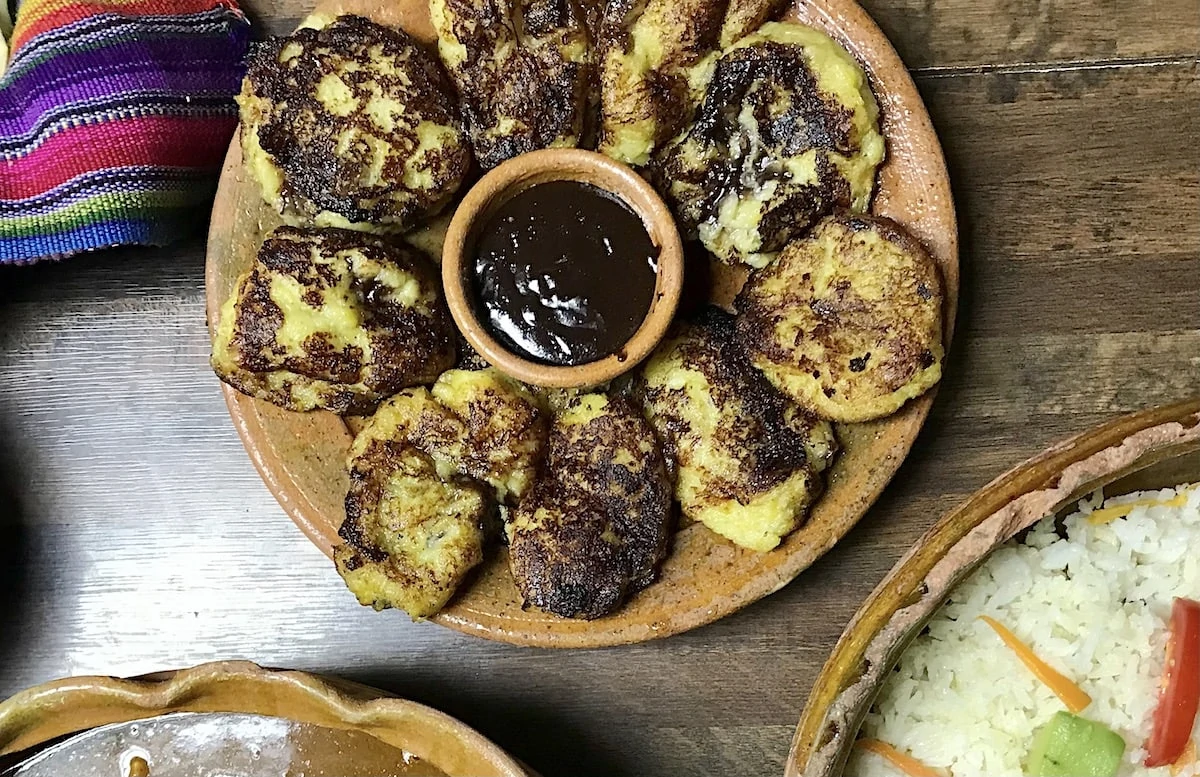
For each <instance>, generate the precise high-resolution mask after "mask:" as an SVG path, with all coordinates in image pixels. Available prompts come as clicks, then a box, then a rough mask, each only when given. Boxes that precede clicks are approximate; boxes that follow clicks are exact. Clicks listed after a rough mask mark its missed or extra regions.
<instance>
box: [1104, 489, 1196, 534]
mask: <svg viewBox="0 0 1200 777" xmlns="http://www.w3.org/2000/svg"><path fill="white" fill-rule="evenodd" d="M1190 493H1191V489H1182V490H1180V491H1179V492H1178V493H1177V494H1175V496H1173V497H1171V498H1170V499H1139V500H1137V501H1136V502H1126V503H1125V504H1123V505H1113V506H1112V507H1101V508H1100V509H1099V510H1093V511H1092V512H1091V513H1090V514H1089V515H1088V523H1090V524H1093V525H1099V524H1102V523H1111V522H1112V521H1115V520H1117V519H1118V518H1124V517H1125V516H1127V515H1129V514H1130V513H1132V512H1133V510H1134V508H1137V507H1183V506H1184V505H1186V504H1187V498H1188V494H1190Z"/></svg>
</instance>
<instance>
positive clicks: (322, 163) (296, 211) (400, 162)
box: [237, 16, 471, 232]
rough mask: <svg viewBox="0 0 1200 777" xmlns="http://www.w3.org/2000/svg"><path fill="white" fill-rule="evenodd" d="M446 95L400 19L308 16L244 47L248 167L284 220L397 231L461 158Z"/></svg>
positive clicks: (460, 173) (460, 165)
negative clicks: (250, 49)
mask: <svg viewBox="0 0 1200 777" xmlns="http://www.w3.org/2000/svg"><path fill="white" fill-rule="evenodd" d="M453 95H454V92H453V89H452V88H451V85H450V82H449V80H448V79H447V78H446V75H445V73H444V72H443V71H442V68H441V65H440V63H439V62H438V61H437V58H436V57H435V56H434V55H433V54H432V53H431V52H428V51H426V50H425V49H424V48H422V47H421V45H420V44H419V43H418V42H417V41H416V40H414V39H413V38H411V37H410V36H409V35H408V34H407V33H405V32H404V31H402V30H395V29H390V28H387V27H383V26H380V25H378V24H375V23H374V22H371V21H369V20H367V19H364V18H362V17H359V16H339V17H337V18H336V19H327V18H323V17H318V18H316V19H314V20H311V21H309V22H306V26H303V27H301V28H300V29H298V30H296V32H294V33H293V34H291V35H289V36H286V37H280V38H273V39H271V40H268V41H266V42H264V43H263V44H262V45H261V46H259V47H258V48H256V49H255V51H254V53H253V54H252V56H251V57H250V63H249V70H248V71H247V74H246V78H245V80H244V81H243V83H242V92H241V94H240V95H238V98H237V99H238V105H239V106H240V109H241V119H242V134H241V138H242V147H243V154H244V157H245V163H246V168H247V170H248V171H249V172H250V174H251V176H252V177H254V178H256V179H257V180H258V182H259V185H260V186H261V188H262V194H263V199H264V200H266V202H267V204H269V205H270V206H272V207H273V208H275V209H277V210H279V211H280V212H281V213H282V214H283V217H284V220H285V221H286V222H287V223H290V224H304V223H314V224H316V225H317V226H335V227H344V228H349V229H359V230H364V231H373V232H400V231H404V230H406V229H408V228H410V227H412V226H414V225H415V224H416V223H417V222H418V221H420V220H421V219H423V218H425V217H427V216H430V215H433V214H434V213H436V212H437V211H438V210H440V209H441V208H442V207H443V206H444V205H445V204H446V203H447V202H449V200H450V198H451V196H452V195H453V194H454V193H455V191H457V190H458V187H459V185H460V184H461V183H462V182H463V179H464V178H465V176H466V174H467V171H468V169H469V167H470V162H471V151H470V148H469V146H468V145H467V138H466V133H465V132H464V131H463V128H462V122H461V119H460V117H459V114H458V111H457V109H456V107H455V100H454V97H453Z"/></svg>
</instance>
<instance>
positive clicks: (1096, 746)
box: [1025, 712, 1125, 777]
mask: <svg viewBox="0 0 1200 777" xmlns="http://www.w3.org/2000/svg"><path fill="white" fill-rule="evenodd" d="M1124 754H1125V740H1123V739H1121V736H1120V735H1119V734H1117V733H1116V732H1115V731H1112V730H1111V729H1109V728H1108V727H1107V726H1104V725H1103V724H1100V723H1096V722H1095V721H1092V720H1088V719H1086V718H1081V717H1079V716H1078V715H1072V714H1071V713H1069V712H1056V713H1055V714H1054V717H1053V718H1050V721H1049V722H1048V723H1046V725H1044V726H1042V727H1041V728H1040V729H1038V730H1037V733H1035V734H1034V735H1033V745H1032V746H1031V747H1030V748H1029V758H1028V760H1027V761H1026V764H1025V766H1026V771H1027V773H1028V774H1029V775H1030V777H1115V775H1116V773H1117V769H1118V768H1119V767H1120V765H1121V756H1123V755H1124Z"/></svg>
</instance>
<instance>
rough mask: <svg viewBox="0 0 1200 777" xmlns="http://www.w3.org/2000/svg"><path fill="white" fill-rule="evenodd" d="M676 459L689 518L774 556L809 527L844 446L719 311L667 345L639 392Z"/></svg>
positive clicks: (654, 358)
mask: <svg viewBox="0 0 1200 777" xmlns="http://www.w3.org/2000/svg"><path fill="white" fill-rule="evenodd" d="M635 390H636V393H637V395H638V396H639V397H640V399H641V401H642V405H643V408H644V410H645V413H646V417H647V418H648V419H649V420H650V424H651V425H652V426H653V427H654V430H655V431H656V432H657V433H658V435H659V437H660V438H661V439H662V440H663V441H664V444H665V445H666V448H667V453H668V455H669V456H671V457H673V458H674V460H675V466H676V467H677V477H676V486H675V496H676V498H677V499H679V502H680V505H681V506H682V508H683V514H684V515H685V516H686V517H688V518H691V519H693V520H697V521H700V522H701V523H703V524H704V525H705V526H707V527H708V528H710V529H712V530H713V531H715V532H716V533H717V534H720V535H721V536H723V537H726V538H727V539H729V540H732V541H733V542H735V543H737V544H738V545H742V546H744V547H747V548H751V549H753V550H758V551H767V550H771V549H772V548H774V547H775V546H777V545H778V544H779V542H780V540H781V539H782V538H783V537H784V536H786V535H787V534H789V533H790V532H792V531H794V530H795V529H796V528H797V527H798V526H799V525H800V524H801V523H802V522H803V520H804V518H805V516H806V514H807V512H808V508H809V506H810V505H811V504H812V503H813V502H814V501H815V500H816V498H817V496H819V494H820V492H821V490H822V483H821V478H820V474H819V473H820V472H821V471H822V470H824V469H826V468H827V467H828V466H829V464H830V463H831V462H832V459H833V457H834V455H835V453H836V451H837V441H836V439H835V437H834V435H833V429H832V427H830V425H829V424H827V423H825V422H823V421H818V420H816V419H814V418H812V417H811V416H808V415H806V414H805V413H803V412H801V411H800V410H799V409H798V408H797V407H796V406H795V405H793V404H792V403H791V402H789V401H788V400H787V399H786V398H785V397H783V396H782V395H781V394H780V393H779V392H777V391H776V390H775V389H774V388H772V387H771V385H770V384H769V383H768V382H767V381H766V380H765V379H764V378H763V376H762V375H761V374H759V373H758V371H756V370H755V369H754V368H753V367H751V366H750V364H749V363H748V362H747V361H746V360H745V358H744V356H743V355H742V353H741V352H740V350H739V349H738V348H737V346H736V344H735V343H734V341H733V320H732V317H731V316H729V315H728V314H727V313H724V312H723V311H719V310H716V309H715V308H713V309H709V310H708V311H706V312H705V313H704V314H703V315H702V316H701V318H700V320H699V321H697V322H695V323H690V324H687V325H685V326H684V327H682V330H681V331H680V332H678V333H677V334H676V335H675V336H674V337H672V338H671V339H669V340H667V341H665V342H664V343H662V344H661V345H660V346H659V348H658V350H657V351H655V353H654V354H653V355H652V356H651V357H650V359H649V360H648V361H647V362H646V364H645V366H644V367H643V368H642V373H641V376H640V377H639V381H638V384H637V386H636V389H635Z"/></svg>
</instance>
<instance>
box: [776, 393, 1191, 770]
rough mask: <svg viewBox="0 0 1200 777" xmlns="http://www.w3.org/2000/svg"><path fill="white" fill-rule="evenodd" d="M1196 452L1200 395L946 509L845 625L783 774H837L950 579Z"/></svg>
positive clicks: (1109, 427)
mask: <svg viewBox="0 0 1200 777" xmlns="http://www.w3.org/2000/svg"><path fill="white" fill-rule="evenodd" d="M1197 451H1200V398H1196V399H1192V400H1189V401H1185V402H1181V403H1179V404H1175V405H1170V406H1167V407H1160V408H1154V409H1151V410H1146V411H1143V412H1139V413H1134V414H1131V415H1127V416H1124V417H1121V418H1118V419H1116V420H1114V421H1111V422H1109V423H1106V424H1103V425H1101V426H1099V427H1096V428H1094V429H1091V430H1089V431H1087V432H1084V433H1082V434H1080V435H1077V436H1075V437H1072V438H1070V439H1068V440H1066V441H1064V442H1060V443H1058V444H1056V445H1053V446H1051V447H1050V448H1048V449H1047V450H1046V451H1044V452H1043V453H1041V454H1039V455H1037V456H1035V457H1033V458H1031V459H1029V460H1027V461H1026V462H1024V463H1023V464H1020V465H1019V466H1017V467H1015V468H1013V469H1011V470H1009V471H1008V472H1006V473H1005V474H1003V475H1001V476H1000V477H998V478H996V479H995V480H993V481H992V482H991V483H989V484H988V485H987V486H985V487H984V488H983V489H981V490H980V491H978V492H976V493H975V494H974V495H973V496H971V497H969V498H968V499H967V500H966V501H965V502H963V503H962V504H961V505H959V506H958V507H957V508H955V509H954V510H952V511H951V512H950V513H948V514H947V515H945V516H944V517H943V518H942V519H941V520H939V521H938V523H937V524H936V525H935V526H934V527H933V528H932V529H930V530H929V531H928V532H927V533H926V534H925V535H924V536H923V537H922V538H921V539H920V540H918V541H917V543H916V544H915V545H913V547H912V548H911V549H910V550H909V551H908V553H907V554H906V555H905V556H904V557H903V558H902V559H901V560H900V561H899V562H898V563H897V564H896V565H895V567H893V569H892V571H891V572H890V573H888V575H887V577H886V578H885V579H884V580H883V582H881V583H880V584H879V586H878V587H876V589H875V590H874V592H872V594H871V595H870V597H869V598H868V599H867V600H866V602H865V603H864V604H863V605H862V607H860V608H859V610H858V612H857V613H856V614H855V616H854V618H853V619H852V620H851V621H850V624H849V625H848V626H847V627H846V630H845V632H843V634H842V636H841V638H840V639H839V640H838V643H837V646H836V647H835V648H834V650H833V653H832V654H831V655H830V657H829V660H828V661H827V662H826V664H825V666H824V668H823V669H822V670H821V674H820V675H819V676H818V678H817V680H816V682H815V683H814V685H813V690H812V693H811V694H810V696H809V699H808V702H807V704H806V706H805V708H804V712H803V715H802V716H801V718H800V723H799V725H798V726H797V728H796V734H795V737H794V739H793V740H792V748H791V753H790V755H789V757H788V764H787V769H786V777H802V776H803V777H834V775H838V774H841V771H842V769H843V768H844V765H845V762H846V759H847V758H848V757H849V754H850V750H851V748H852V747H853V746H854V741H855V739H856V737H857V735H858V730H859V727H860V726H861V725H862V720H863V717H864V716H865V715H866V713H867V710H868V709H869V708H870V706H871V704H872V703H873V702H874V700H875V697H876V695H877V694H878V691H879V688H880V686H881V685H882V683H883V681H884V679H885V678H886V677H887V674H888V672H890V671H891V669H892V667H893V666H895V664H896V662H897V661H898V660H899V658H900V655H901V653H902V652H903V651H904V648H905V647H907V645H908V643H909V642H911V641H912V639H913V638H915V637H916V635H917V634H919V633H920V631H921V629H922V628H923V627H924V625H925V623H926V622H927V621H928V620H929V619H930V618H931V617H933V615H934V614H935V613H936V612H937V610H938V608H939V607H940V606H941V604H942V603H943V602H944V601H945V600H946V597H947V596H948V595H949V593H950V591H951V590H952V589H953V588H954V586H955V585H956V584H957V583H958V582H959V581H960V580H962V578H964V577H965V576H966V575H968V574H969V573H970V572H971V571H972V570H974V569H975V568H976V567H977V566H978V565H979V564H980V563H982V561H983V560H984V559H985V558H986V557H987V556H988V554H989V553H991V552H992V551H993V550H995V549H996V548H997V547H999V546H1001V545H1003V544H1004V543H1005V542H1007V541H1009V540H1010V539H1012V538H1013V537H1015V536H1016V535H1017V534H1019V533H1020V532H1022V531H1024V530H1025V529H1027V528H1029V527H1030V526H1032V525H1033V524H1035V523H1037V522H1038V521H1039V520H1041V519H1042V518H1044V517H1046V516H1049V515H1053V514H1055V513H1057V512H1059V511H1060V510H1062V509H1063V508H1065V507H1068V506H1070V505H1072V504H1074V503H1075V502H1076V501H1078V500H1079V499H1081V498H1083V497H1084V496H1086V495H1087V494H1089V493H1091V492H1093V491H1094V490H1095V489H1097V488H1100V487H1103V486H1105V485H1107V484H1109V483H1112V482H1114V481H1116V480H1119V479H1121V478H1124V477H1126V476H1129V475H1131V474H1133V473H1136V472H1140V471H1142V470H1145V469H1146V468H1148V467H1152V466H1154V465H1156V464H1160V463H1162V462H1164V461H1168V460H1172V459H1177V458H1182V457H1185V456H1191V455H1193V454H1195V453H1196V452H1197Z"/></svg>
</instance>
